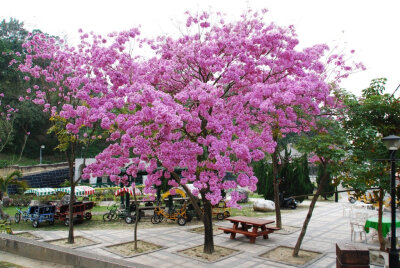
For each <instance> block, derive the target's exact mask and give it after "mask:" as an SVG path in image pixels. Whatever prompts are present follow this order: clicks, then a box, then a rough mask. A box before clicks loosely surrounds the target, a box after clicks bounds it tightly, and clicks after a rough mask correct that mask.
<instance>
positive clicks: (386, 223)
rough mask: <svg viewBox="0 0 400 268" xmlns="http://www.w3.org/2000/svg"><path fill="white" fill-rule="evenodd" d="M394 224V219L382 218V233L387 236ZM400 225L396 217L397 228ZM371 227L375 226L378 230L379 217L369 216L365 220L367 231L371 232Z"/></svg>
mask: <svg viewBox="0 0 400 268" xmlns="http://www.w3.org/2000/svg"><path fill="white" fill-rule="evenodd" d="M391 226H392V220H391V219H390V218H386V217H383V218H382V235H383V237H386V235H387V233H388V232H389V231H390V228H391ZM398 227H400V221H398V220H397V219H396V228H398ZM369 228H374V229H376V230H378V217H373V218H368V219H367V220H366V221H365V226H364V229H365V232H367V233H369Z"/></svg>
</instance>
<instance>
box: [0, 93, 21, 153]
mask: <svg viewBox="0 0 400 268" xmlns="http://www.w3.org/2000/svg"><path fill="white" fill-rule="evenodd" d="M2 98H4V93H0V152H1V151H3V149H4V147H5V146H6V145H7V144H8V143H9V142H10V141H11V139H12V135H13V131H14V119H15V114H16V113H17V112H18V109H15V108H13V107H11V106H10V105H8V104H7V105H3V104H2V102H1V100H2Z"/></svg>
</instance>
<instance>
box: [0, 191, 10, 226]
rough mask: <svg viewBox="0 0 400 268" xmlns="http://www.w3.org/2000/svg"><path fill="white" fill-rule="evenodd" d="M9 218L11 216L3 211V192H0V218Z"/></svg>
mask: <svg viewBox="0 0 400 268" xmlns="http://www.w3.org/2000/svg"><path fill="white" fill-rule="evenodd" d="M8 217H10V216H9V215H8V214H7V213H5V212H4V211H3V192H1V191H0V218H1V219H2V220H6V219H8Z"/></svg>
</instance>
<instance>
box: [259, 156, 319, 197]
mask: <svg viewBox="0 0 400 268" xmlns="http://www.w3.org/2000/svg"><path fill="white" fill-rule="evenodd" d="M281 161H282V162H281V164H280V170H279V175H278V176H279V180H280V183H279V191H280V192H281V193H284V195H285V197H287V196H299V197H297V198H296V200H298V201H300V202H302V201H303V200H304V198H305V197H304V196H303V195H306V194H310V193H312V190H313V185H312V183H311V181H310V177H309V168H308V160H307V155H303V156H302V157H300V158H294V159H291V157H290V151H288V150H287V149H286V150H285V155H284V156H283V157H282V158H281ZM253 170H254V173H255V176H256V177H257V178H258V184H257V193H258V194H262V195H263V196H264V198H265V199H268V200H273V198H274V191H273V188H272V187H271V185H272V180H273V170H272V163H268V161H267V160H266V159H264V160H262V161H259V162H255V163H253Z"/></svg>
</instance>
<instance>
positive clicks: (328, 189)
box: [317, 164, 335, 200]
mask: <svg viewBox="0 0 400 268" xmlns="http://www.w3.org/2000/svg"><path fill="white" fill-rule="evenodd" d="M323 176H324V166H323V165H322V164H319V165H318V173H317V185H318V186H319V185H320V184H321V180H322V178H323ZM327 176H328V179H327V181H326V183H325V186H324V187H323V188H322V192H323V194H322V196H323V197H324V199H325V200H327V199H328V197H330V196H333V191H334V190H335V185H334V184H333V183H332V179H333V178H332V176H331V174H330V172H328V174H327Z"/></svg>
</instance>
